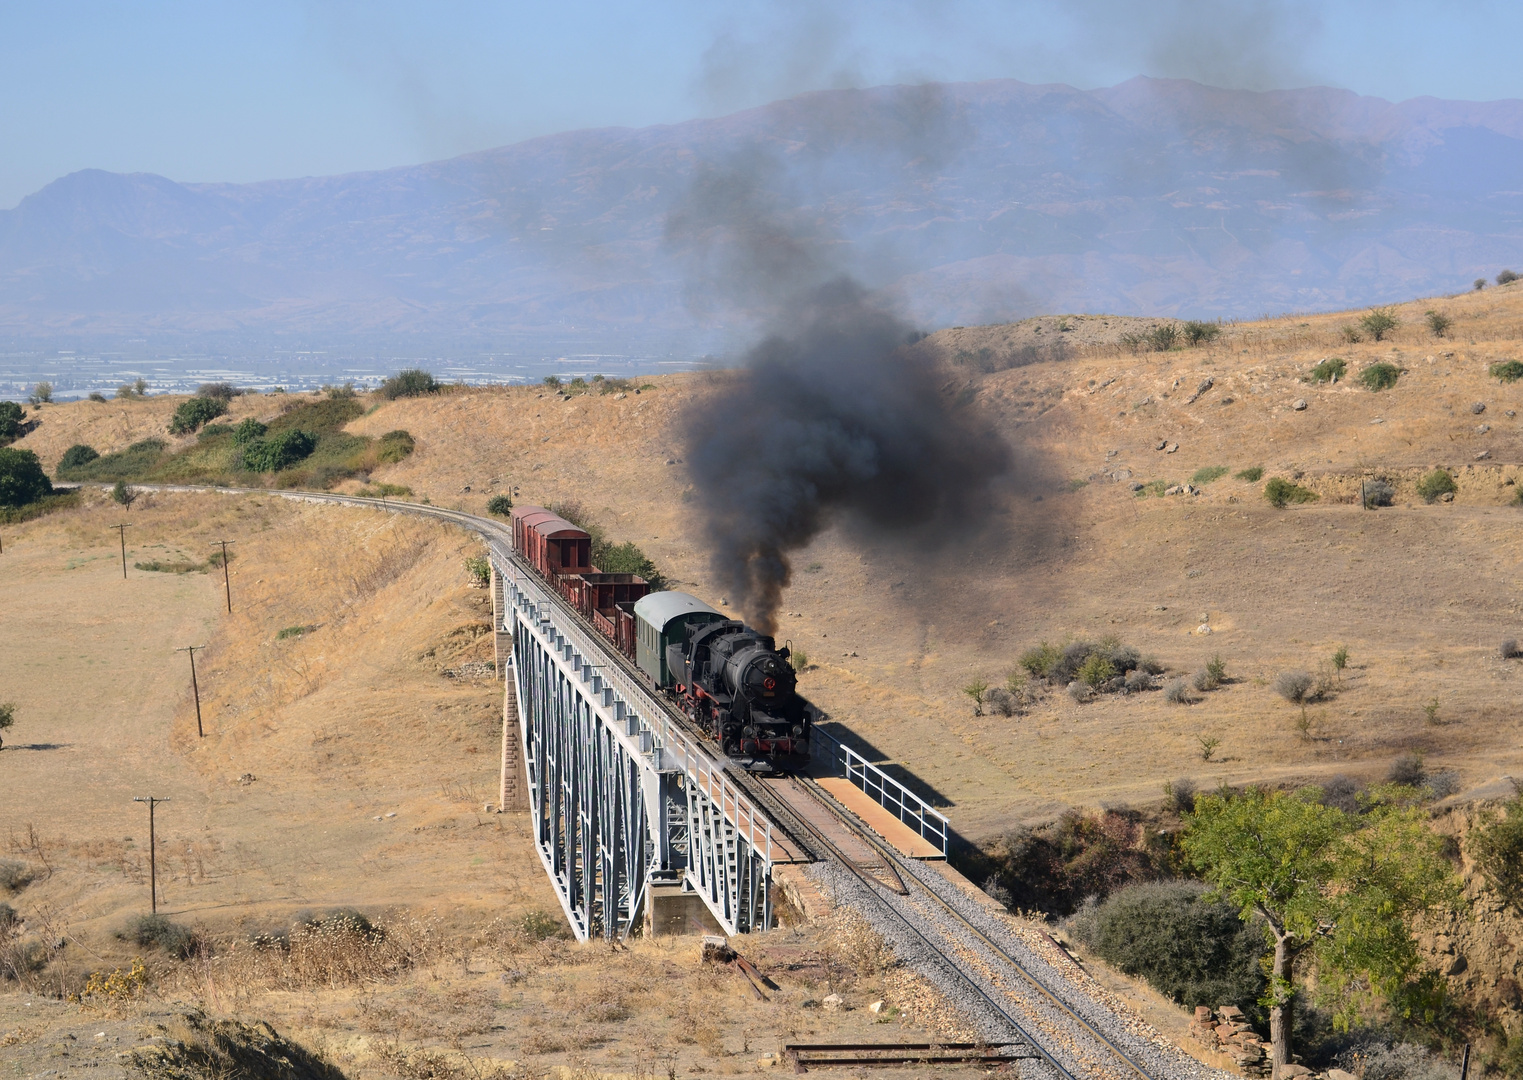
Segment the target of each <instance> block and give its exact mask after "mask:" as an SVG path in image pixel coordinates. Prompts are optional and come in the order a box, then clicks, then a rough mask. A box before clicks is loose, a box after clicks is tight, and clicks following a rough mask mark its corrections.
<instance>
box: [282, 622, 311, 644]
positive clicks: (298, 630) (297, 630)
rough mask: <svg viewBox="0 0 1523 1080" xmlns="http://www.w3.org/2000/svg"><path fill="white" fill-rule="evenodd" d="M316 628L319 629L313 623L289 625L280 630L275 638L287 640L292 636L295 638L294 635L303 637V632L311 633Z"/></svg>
mask: <svg viewBox="0 0 1523 1080" xmlns="http://www.w3.org/2000/svg"><path fill="white" fill-rule="evenodd" d="M316 629H317V627H315V626H311V625H304V626H287V627H286V628H285V629H283V630H281V631H279V632H278V633H277V634H276V635H275V640H276V641H286V640H288V639H290V638H293V637H301V636H302V635H303V634H310V633H311V632H312V631H314V630H316Z"/></svg>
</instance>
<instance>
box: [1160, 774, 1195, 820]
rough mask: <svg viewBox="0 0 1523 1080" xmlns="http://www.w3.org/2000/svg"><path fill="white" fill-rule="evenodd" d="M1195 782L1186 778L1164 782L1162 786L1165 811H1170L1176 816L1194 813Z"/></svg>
mask: <svg viewBox="0 0 1523 1080" xmlns="http://www.w3.org/2000/svg"><path fill="white" fill-rule="evenodd" d="M1195 791H1196V788H1195V781H1194V780H1191V779H1190V778H1189V777H1188V776H1181V777H1180V778H1179V779H1178V780H1174V781H1165V782H1164V785H1163V804H1164V808H1165V809H1166V810H1172V811H1174V812H1175V813H1176V814H1193V813H1195Z"/></svg>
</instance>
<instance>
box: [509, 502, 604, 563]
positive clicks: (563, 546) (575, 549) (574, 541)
mask: <svg viewBox="0 0 1523 1080" xmlns="http://www.w3.org/2000/svg"><path fill="white" fill-rule="evenodd" d="M513 546H514V547H515V548H517V549H518V551H519V553H520V554H521V555H523V556H524V557H525V558H526V559H528V560H529V562H530V564H532V565H533V567H534V569H536V570H538V571H539V572H540V573H541V574H543V575H545V577H547V578H549V579H550V580H551V581H555V580H556V579H557V578H559V577H560V576H561V575H563V574H586V573H593V572H594V570H595V568H594V567H593V565H592V537H591V536H589V535H588V534H587V530H586V529H578V528H577V527H576V526H575V525H573V524H571V522H569V521H567V520H566V519H565V518H563V517H561V516H559V515H558V514H552V513H551V512H550V511H548V510H546V509H545V508H544V507H543V506H515V507H514V508H513Z"/></svg>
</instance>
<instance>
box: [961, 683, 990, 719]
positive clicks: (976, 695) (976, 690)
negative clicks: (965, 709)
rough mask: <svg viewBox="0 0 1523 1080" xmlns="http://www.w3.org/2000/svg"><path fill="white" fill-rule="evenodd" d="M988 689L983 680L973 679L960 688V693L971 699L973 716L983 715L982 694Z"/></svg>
mask: <svg viewBox="0 0 1523 1080" xmlns="http://www.w3.org/2000/svg"><path fill="white" fill-rule="evenodd" d="M988 689H989V684H988V683H986V682H984V680H983V679H974V680H973V681H972V682H970V683H969V684H968V685H967V686H964V687H963V688H962V692H963V693H964V694H967V695H968V696H969V697H970V698H972V699H973V715H974V716H982V715H984V694H985V692H986V691H988Z"/></svg>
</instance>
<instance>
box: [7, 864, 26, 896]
mask: <svg viewBox="0 0 1523 1080" xmlns="http://www.w3.org/2000/svg"><path fill="white" fill-rule="evenodd" d="M31 883H32V871H31V870H30V869H28V867H27V865H26V864H25V863H19V862H11V861H5V862H0V889H4V890H5V891H6V892H9V893H18V892H20V891H21V890H22V889H24V888H26V887H27V886H28V885H30V884H31Z"/></svg>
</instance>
